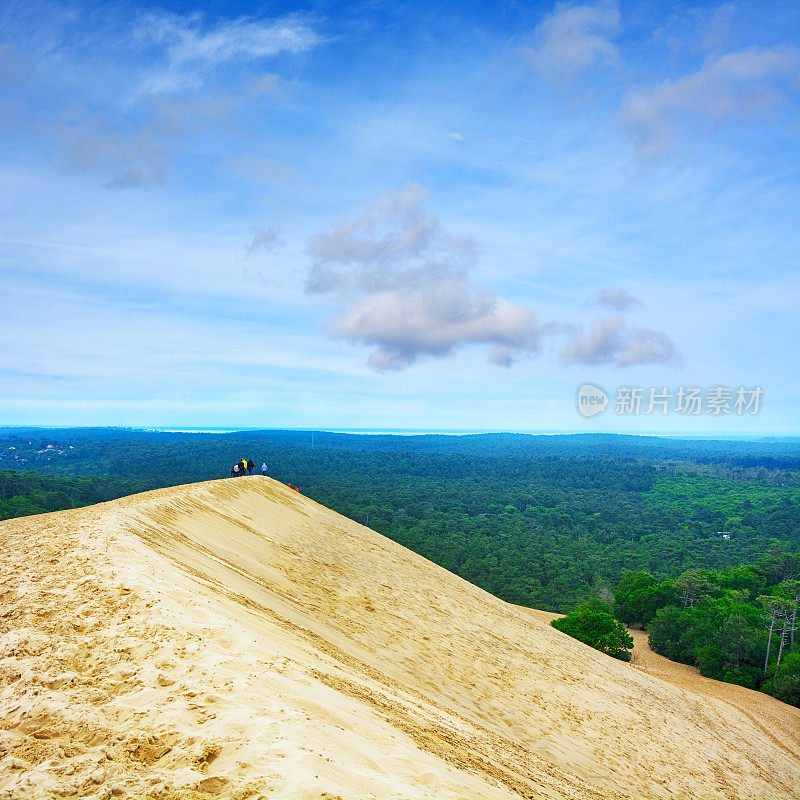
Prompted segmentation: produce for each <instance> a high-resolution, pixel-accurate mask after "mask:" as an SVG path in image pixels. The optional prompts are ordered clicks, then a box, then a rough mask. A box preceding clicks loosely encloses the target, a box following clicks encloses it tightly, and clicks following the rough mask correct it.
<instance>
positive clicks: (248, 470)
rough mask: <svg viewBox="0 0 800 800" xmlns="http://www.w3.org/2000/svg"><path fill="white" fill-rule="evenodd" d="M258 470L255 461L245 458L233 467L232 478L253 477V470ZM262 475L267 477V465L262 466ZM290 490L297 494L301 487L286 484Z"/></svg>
mask: <svg viewBox="0 0 800 800" xmlns="http://www.w3.org/2000/svg"><path fill="white" fill-rule="evenodd" d="M255 468H256V465H255V463H254V462H253V459H252V458H250V459H248V460H247V461H245V460H244V459H243V458H240V459H239V460H238V461H237V462H236V463H235V464H234V465H233V466H232V467H231V478H238V477H239V476H240V475H252V474H253V470H254V469H255ZM261 474H262V475H263V476H264V477H266V475H267V465H266V463H264V464H262V465H261ZM286 485H287V486H288V487H289V488H290V489H293V490H294V491H295V492H299V491H300V487H299V486H292V484H291V483H287V484H286Z"/></svg>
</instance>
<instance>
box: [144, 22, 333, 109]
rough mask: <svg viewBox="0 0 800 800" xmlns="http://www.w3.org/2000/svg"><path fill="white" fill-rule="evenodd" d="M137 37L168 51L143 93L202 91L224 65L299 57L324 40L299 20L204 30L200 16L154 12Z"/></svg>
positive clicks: (220, 25)
mask: <svg viewBox="0 0 800 800" xmlns="http://www.w3.org/2000/svg"><path fill="white" fill-rule="evenodd" d="M136 35H137V38H139V39H140V40H141V41H143V42H153V43H155V44H157V45H160V46H163V47H164V48H165V50H166V59H167V64H166V66H165V67H164V68H163V69H160V70H157V71H156V72H154V73H153V74H151V75H150V76H149V77H148V78H147V79H146V80H145V82H144V84H143V86H142V88H141V92H142V93H143V94H170V93H173V92H178V91H182V90H186V89H198V88H200V87H201V86H202V85H203V83H204V81H205V78H206V76H207V75H208V74H209V73H210V72H212V71H213V70H214V69H216V68H217V67H219V66H221V65H223V64H225V63H229V62H233V61H236V62H248V61H254V60H258V59H263V58H268V57H271V56H276V55H278V54H280V53H299V52H302V51H304V50H308V49H310V48H311V47H313V46H314V45H316V44H317V43H318V42H319V41H320V38H319V36H318V35H317V34H316V33H315V32H314V31H313V30H312V29H311V27H310V26H309V25H308V23H307V22H305V21H303V20H302V19H301V18H300V17H298V16H288V17H284V18H282V19H277V20H252V19H248V18H246V17H242V18H240V19H236V20H230V21H228V22H223V23H220V24H219V25H217V26H216V27H213V28H209V29H206V30H203V29H202V18H201V17H200V15H199V14H193V15H191V16H184V17H181V16H178V15H176V14H158V15H156V14H151V15H148V16H146V17H144V18H143V19H142V20H141V22H140V23H139V25H138V26H137V28H136Z"/></svg>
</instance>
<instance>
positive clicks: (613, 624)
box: [550, 599, 633, 661]
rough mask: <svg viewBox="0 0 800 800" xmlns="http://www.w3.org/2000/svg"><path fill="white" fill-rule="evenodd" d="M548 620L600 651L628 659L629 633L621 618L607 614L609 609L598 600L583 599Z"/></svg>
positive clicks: (564, 631)
mask: <svg viewBox="0 0 800 800" xmlns="http://www.w3.org/2000/svg"><path fill="white" fill-rule="evenodd" d="M550 624H551V625H552V626H553V627H554V628H556V629H557V630H560V631H562V632H563V633H566V634H568V635H569V636H572V637H573V638H574V639H577V640H578V641H580V642H583V643H584V644H588V645H589V646H590V647H594V649H595V650H599V651H600V652H601V653H605V654H606V655H609V656H612V657H613V658H618V659H620V660H621V661H630V660H631V653H630V651H631V649H632V648H633V639H632V638H631V635H630V634H629V633H628V631H627V630H626V629H625V626H624V625H623V624H622V623H621V622H617V620H615V619H614V617H612V616H611V609H610V608H609V607H608V606H607V605H606V604H605V603H603V602H601V601H600V600H597V599H592V600H587V601H586V602H585V603H582V604H581V605H579V606H578V607H577V608H575V609H573V610H572V611H570V613H569V614H567V616H566V617H561V619H554V620H553V621H552V622H551V623H550Z"/></svg>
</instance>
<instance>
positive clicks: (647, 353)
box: [561, 317, 681, 367]
mask: <svg viewBox="0 0 800 800" xmlns="http://www.w3.org/2000/svg"><path fill="white" fill-rule="evenodd" d="M561 357H562V359H563V360H564V361H565V362H566V363H568V364H589V365H593V366H597V365H600V364H613V365H615V366H618V367H631V366H636V365H638V364H678V363H680V360H681V357H680V354H679V353H678V350H677V348H676V347H675V345H674V344H673V342H672V340H671V339H670V338H669V336H667V334H666V333H664V332H663V331H654V330H649V329H647V328H631V327H629V326H628V324H627V323H626V322H625V320H623V319H622V318H620V317H603V318H602V319H599V320H597V322H595V323H594V324H593V325H592V326H591V327H590V328H589V330H588V331H585V332H579V333H576V334H575V335H574V336H573V337H572V339H571V340H570V341H569V342H568V343H567V345H566V347H564V349H563V350H562V351H561Z"/></svg>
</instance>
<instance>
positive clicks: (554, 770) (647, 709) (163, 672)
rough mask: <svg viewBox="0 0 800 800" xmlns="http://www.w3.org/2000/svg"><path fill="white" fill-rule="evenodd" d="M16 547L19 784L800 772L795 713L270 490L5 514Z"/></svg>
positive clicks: (9, 563)
mask: <svg viewBox="0 0 800 800" xmlns="http://www.w3.org/2000/svg"><path fill="white" fill-rule="evenodd" d="M0 542H2V546H3V558H2V562H1V563H0V592H2V594H1V595H0V602H2V610H1V611H0V614H2V616H0V791H3V790H4V791H5V792H6V796H7V797H20V798H24V797H54V796H61V797H73V796H76V797H77V796H88V797H95V798H109V797H112V796H120V797H124V796H129V797H134V796H135V797H139V796H142V797H143V796H151V797H163V798H166V797H170V796H176V795H175V792H176V791H181V792H183V794H181V795H180V796H181V797H185V796H189V795H187V794H186V792H190V793H193V794H192V796H194V797H208V796H213V795H215V794H217V795H219V796H224V797H231V798H234V797H242V798H244V797H253V798H259V797H263V798H273V797H274V798H299V799H300V800H303V798H336V797H337V796H338V797H340V798H342V800H356V798H367V797H374V798H397V800H400V798H446V799H447V798H452V800H455V798H467V797H468V798H476V799H477V798H498V800H500V798H505V800H508V798H511V797H520V796H522V797H531V798H533V797H537V798H574V799H575V800H581V798H583V799H584V800H595V799H596V800H600V798H615V797H619V798H623V797H626V798H637V799H639V800H646V799H647V798H690V797H691V798H722V797H724V798H741V800H757V798H765V799H766V798H776V799H777V798H780V797H786V798H788V797H791V796H792V795H793V794H794V793H795V790H797V788H798V787H800V757H798V754H799V753H800V742H799V741H798V735H797V733H798V730H800V712H798V710H797V709H792V708H790V707H789V706H785V705H783V704H780V703H778V702H777V701H774V700H772V699H771V698H768V697H766V696H764V695H756V693H747V690H742V691H743V692H745V693H747V694H748V695H756V697H757V698H758V699H759V700H760V701H761V703H762V704H764V703H765V704H766V705H765V706H763V707H762V705H760V704H759V703H756V701H755V700H754V699H752V698H751V702H744V701H741V699H740V697H739V694H736V695H735V697H733V696H732V697H733V699H731V698H728V699H726V698H723V697H720V696H717V695H713V694H709V693H708V692H702V691H699V690H697V689H695V688H692V686H690V685H689V684H686V685H680V684H676V683H674V682H673V683H670V682H667V681H666V680H664V679H662V677H661V676H659V675H657V674H656V673H657V670H658V668H659V666H658V664H657V663H656V662H653V663H647V664H646V663H645V662H644V661H642V662H641V663H638V661H637V662H636V663H635V664H634V665H628V664H623V663H622V662H617V661H614V660H613V659H609V658H607V657H605V656H602V655H601V654H599V653H596V652H595V651H593V650H591V649H590V648H587V647H585V646H583V645H581V644H580V643H578V642H575V641H574V640H572V639H570V638H569V637H566V636H564V635H563V634H561V633H559V632H558V631H555V630H554V629H552V628H550V627H549V626H548V625H546V624H545V622H543V621H541V620H540V619H537V618H535V616H534V615H533V614H532V613H529V612H527V611H524V610H521V609H518V608H515V607H513V606H509V605H508V604H506V603H503V602H502V601H500V600H498V599H496V598H494V597H492V596H490V595H488V594H486V593H485V592H483V591H481V590H480V589H477V588H476V587H474V586H472V585H470V584H467V583H466V582H464V581H462V580H461V579H459V578H457V577H455V576H453V575H452V574H450V573H448V572H446V571H445V570H442V569H441V568H439V567H437V566H435V565H433V564H431V563H430V562H428V561H426V560H425V559H422V558H420V557H419V556H417V555H415V554H413V553H410V552H409V551H407V550H405V549H404V548H402V547H400V546H399V545H396V544H395V543H393V542H390V541H389V540H387V539H385V538H384V537H381V536H379V535H378V534H376V533H375V532H373V531H370V530H369V529H366V528H364V527H362V526H360V525H358V524H356V523H354V522H352V521H351V520H348V519H345V518H343V517H340V516H339V515H336V514H334V513H333V512H331V511H329V510H328V509H325V508H323V507H321V506H319V505H318V504H316V503H314V502H313V501H311V500H309V499H307V498H304V497H302V496H299V495H297V494H296V493H294V492H290V491H289V490H288V489H287V488H286V487H284V486H282V485H281V484H277V483H275V482H273V481H270V480H268V479H263V478H261V477H255V476H254V477H252V478H243V479H237V480H227V481H216V482H210V483H207V484H197V485H194V486H188V487H177V488H175V489H165V490H159V491H156V492H150V493H147V494H145V495H139V496H135V497H132V498H125V499H123V500H120V501H115V502H113V503H107V504H103V505H100V506H96V507H93V508H90V509H81V510H78V511H74V512H62V513H59V514H51V515H43V516H41V517H35V518H26V519H24V520H15V521H10V522H6V523H0ZM652 655H654V656H655V654H652ZM668 663H669V662H668ZM701 680H702V679H701ZM710 683H712V684H713V683H714V682H710ZM730 688H731V689H733V690H737V689H739V687H730ZM770 704H774V705H770Z"/></svg>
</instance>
